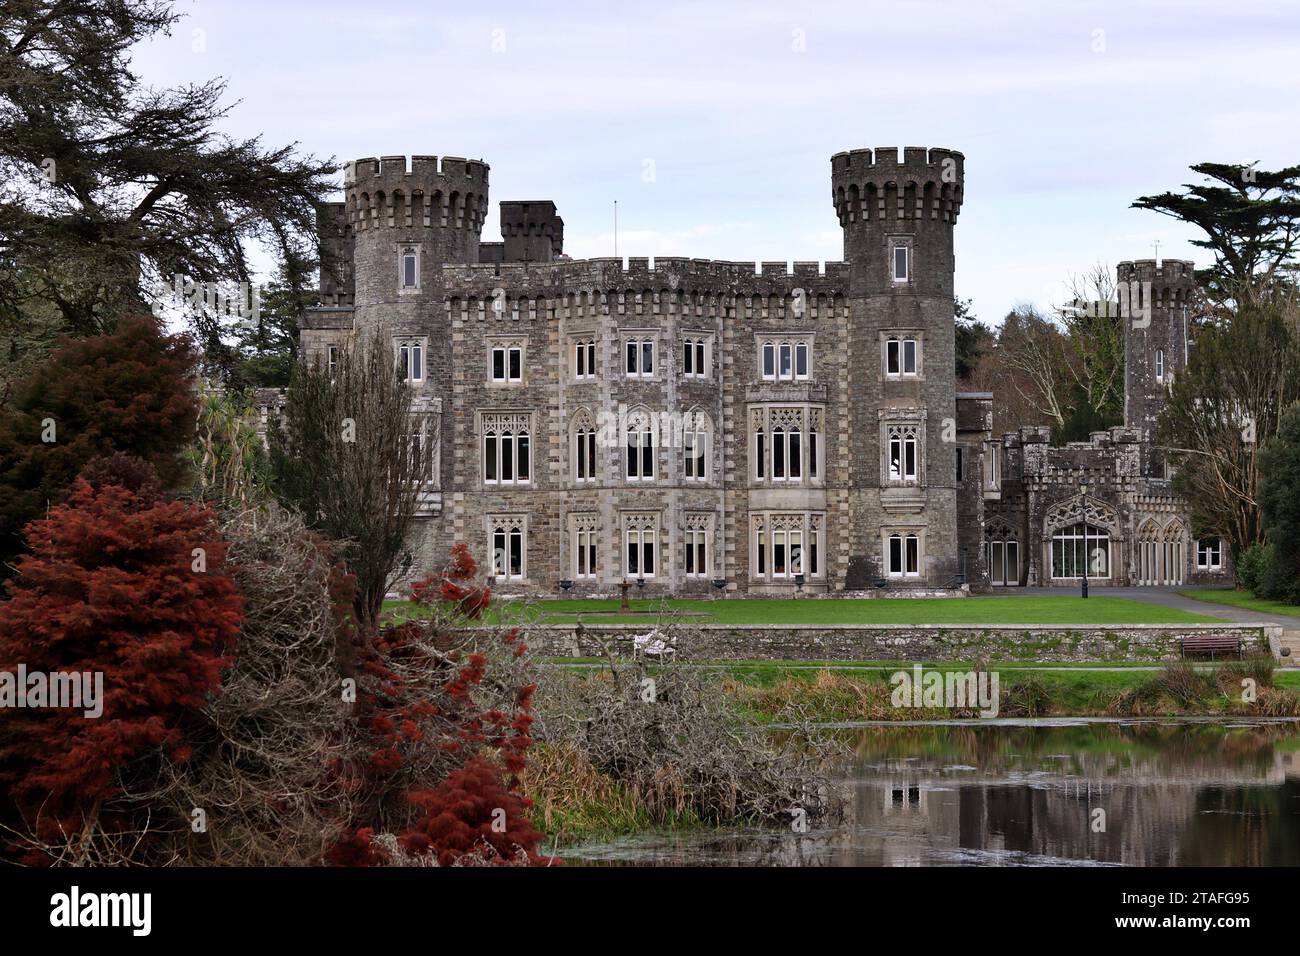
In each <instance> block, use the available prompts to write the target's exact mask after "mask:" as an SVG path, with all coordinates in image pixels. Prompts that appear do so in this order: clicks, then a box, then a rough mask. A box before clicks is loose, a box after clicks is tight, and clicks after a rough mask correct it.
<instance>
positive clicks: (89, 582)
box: [0, 479, 243, 843]
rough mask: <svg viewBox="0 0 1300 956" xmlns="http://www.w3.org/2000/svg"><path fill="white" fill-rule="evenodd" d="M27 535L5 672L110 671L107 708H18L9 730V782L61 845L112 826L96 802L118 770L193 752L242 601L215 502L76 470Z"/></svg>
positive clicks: (1, 774)
mask: <svg viewBox="0 0 1300 956" xmlns="http://www.w3.org/2000/svg"><path fill="white" fill-rule="evenodd" d="M25 534H26V539H27V543H28V546H29V548H30V551H31V553H30V554H26V555H24V556H23V557H22V558H20V559H19V562H18V575H17V577H15V578H13V579H12V580H10V581H9V582H8V583H7V588H8V591H9V599H8V600H7V601H4V602H0V671H8V672H11V673H13V672H16V671H17V669H18V667H19V665H20V664H21V665H25V666H26V669H27V672H28V673H29V674H30V673H36V672H40V673H51V672H56V671H58V672H76V673H83V672H90V673H100V674H102V675H103V676H102V680H103V683H102V689H103V696H102V701H101V702H102V706H103V713H102V715H101V716H99V717H97V718H88V717H86V716H85V715H84V713H83V709H73V708H49V707H45V708H22V709H12V710H7V711H6V713H5V716H4V722H3V727H2V728H0V787H2V788H4V789H5V790H7V792H8V794H9V795H10V797H11V800H12V806H11V809H13V808H16V809H17V810H18V811H20V812H21V813H22V814H23V816H24V818H25V819H26V820H27V821H28V822H29V823H30V822H31V821H33V820H35V823H36V833H37V836H38V837H39V838H40V839H43V840H48V841H50V842H52V843H57V842H59V841H61V840H63V839H65V838H66V835H68V834H72V833H76V832H77V831H78V830H80V829H82V828H83V827H85V826H88V825H89V824H91V823H94V822H95V821H96V820H97V819H98V820H99V822H100V823H102V824H104V825H105V826H108V825H109V821H108V820H107V819H106V818H105V817H104V815H102V814H101V813H100V808H101V806H102V805H103V804H104V802H105V801H107V800H110V799H111V798H112V797H114V796H115V795H117V793H118V792H119V788H120V786H121V780H122V777H121V776H119V774H123V773H125V774H127V776H128V778H129V776H130V774H131V773H132V772H134V773H138V774H142V775H143V774H147V772H148V769H147V768H148V763H147V760H146V761H142V760H141V758H145V757H147V755H148V754H149V753H150V751H155V750H158V749H159V748H165V750H166V752H167V753H168V754H169V755H170V756H171V757H172V758H173V759H176V760H184V759H186V757H187V754H188V748H187V745H186V727H187V724H188V723H189V722H191V721H194V720H196V719H197V715H198V712H199V711H200V710H201V709H202V708H203V707H204V704H205V702H206V700H207V699H208V695H210V694H213V693H216V692H218V690H219V687H220V680H221V674H222V671H223V669H224V667H225V666H226V665H227V664H228V662H229V660H230V655H231V654H232V652H233V650H234V646H235V642H236V638H237V635H238V633H239V627H240V622H241V620H242V617H243V614H242V605H243V599H242V598H241V596H240V595H239V593H238V592H237V590H236V588H235V586H234V584H233V583H232V582H231V580H230V578H229V577H227V576H226V574H225V573H224V572H223V563H224V561H225V554H226V545H225V543H224V542H223V541H222V540H221V538H220V535H219V533H218V532H217V530H216V527H215V525H214V516H213V514H212V512H211V511H209V510H208V509H207V508H199V507H194V506H191V505H187V504H184V503H181V502H176V501H164V500H150V498H149V495H148V494H147V493H146V494H145V495H144V496H143V497H142V496H141V495H138V494H137V493H135V492H133V491H131V490H128V489H126V488H123V487H121V486H120V485H115V484H111V483H102V484H101V485H100V486H99V487H98V488H95V487H93V486H92V485H91V484H90V482H88V481H85V480H80V479H79V480H78V481H77V482H76V484H75V485H74V487H73V491H72V494H71V497H70V498H69V499H68V501H67V502H66V503H65V504H62V505H58V506H57V507H55V508H54V509H52V510H51V512H50V515H49V517H48V519H43V520H38V521H32V522H30V523H29V524H28V525H27V527H26V529H25ZM195 549H202V550H201V554H202V560H203V562H204V565H205V566H204V567H202V569H199V565H198V563H197V562H198V560H199V559H198V558H197V557H196V551H195ZM133 762H136V763H138V766H137V767H135V768H131V767H130V765H131V764H132V763H133Z"/></svg>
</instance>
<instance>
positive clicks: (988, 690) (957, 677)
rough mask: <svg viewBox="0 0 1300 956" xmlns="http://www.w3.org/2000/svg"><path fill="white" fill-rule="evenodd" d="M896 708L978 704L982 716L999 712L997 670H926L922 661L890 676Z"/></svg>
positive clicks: (893, 702) (954, 706) (892, 697)
mask: <svg viewBox="0 0 1300 956" xmlns="http://www.w3.org/2000/svg"><path fill="white" fill-rule="evenodd" d="M889 683H890V684H892V685H893V687H894V692H893V694H891V695H890V698H889V702H890V703H891V704H893V705H894V706H895V707H900V708H902V707H917V708H920V707H949V708H959V707H978V708H979V715H980V716H981V717H996V716H997V715H998V675H997V672H996V671H992V672H990V671H935V670H931V671H927V670H925V669H924V668H923V667H921V665H920V664H916V665H915V666H913V668H912V670H911V671H910V672H909V671H896V672H894V674H892V675H891V676H890V678H889Z"/></svg>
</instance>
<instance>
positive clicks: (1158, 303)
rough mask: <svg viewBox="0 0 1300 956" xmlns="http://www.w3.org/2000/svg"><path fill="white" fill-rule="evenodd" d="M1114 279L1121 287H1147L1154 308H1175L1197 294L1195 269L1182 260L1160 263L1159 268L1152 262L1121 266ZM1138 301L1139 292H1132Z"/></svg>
mask: <svg viewBox="0 0 1300 956" xmlns="http://www.w3.org/2000/svg"><path fill="white" fill-rule="evenodd" d="M1115 275H1116V278H1117V279H1118V280H1119V282H1120V283H1121V284H1138V285H1139V286H1140V285H1142V284H1143V283H1150V284H1151V299H1152V301H1151V305H1153V306H1154V307H1156V308H1175V307H1179V306H1183V305H1187V304H1189V303H1190V302H1191V300H1192V297H1193V296H1194V295H1195V294H1196V292H1197V288H1198V286H1197V284H1196V265H1195V264H1194V263H1193V262H1191V261H1189V260H1186V259H1164V260H1162V261H1161V262H1160V263H1159V264H1157V263H1156V260H1154V259H1138V260H1136V261H1132V262H1121V263H1119V264H1118V265H1117V266H1116V270H1115ZM1134 291H1135V292H1136V294H1137V296H1138V297H1139V299H1138V301H1139V303H1140V304H1145V302H1143V301H1142V300H1141V296H1142V294H1143V293H1142V291H1141V290H1134Z"/></svg>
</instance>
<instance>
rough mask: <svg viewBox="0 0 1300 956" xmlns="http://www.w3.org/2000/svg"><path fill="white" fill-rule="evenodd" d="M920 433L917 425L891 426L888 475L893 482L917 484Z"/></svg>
mask: <svg viewBox="0 0 1300 956" xmlns="http://www.w3.org/2000/svg"><path fill="white" fill-rule="evenodd" d="M918 432H919V429H918V427H917V426H916V425H891V426H890V428H889V449H888V452H889V459H888V465H887V472H886V475H887V477H888V479H889V480H890V481H891V482H894V483H896V484H904V485H914V484H916V481H917V434H918Z"/></svg>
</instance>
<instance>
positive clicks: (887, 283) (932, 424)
mask: <svg viewBox="0 0 1300 956" xmlns="http://www.w3.org/2000/svg"><path fill="white" fill-rule="evenodd" d="M964 162H965V159H964V157H963V156H962V154H961V153H959V152H956V151H955V150H951V149H940V148H934V149H927V148H922V147H915V146H909V147H907V148H906V149H904V150H902V153H901V155H900V152H899V150H898V149H897V148H896V147H881V148H878V149H874V150H871V149H859V150H852V151H850V152H844V153H837V154H836V155H835V156H833V157H831V191H832V198H833V200H834V203H835V211H836V213H837V214H838V216H839V220H840V225H841V227H842V228H843V229H844V258H845V260H846V262H847V263H848V269H849V296H848V298H849V316H850V329H849V350H850V359H851V360H850V363H849V388H850V406H849V415H850V421H851V423H852V431H853V444H852V455H851V458H850V474H851V483H852V491H851V492H850V495H851V497H852V499H853V507H852V509H851V513H852V515H853V519H852V527H853V532H852V550H851V552H850V559H849V572H848V577H847V579H846V582H845V585H846V587H849V588H860V587H872V586H873V584H874V583H875V582H879V581H884V582H885V583H886V584H887V585H890V586H892V585H898V586H901V587H910V586H917V585H923V586H928V587H951V586H952V585H953V584H954V583H955V582H956V581H957V580H958V576H959V574H961V573H962V571H963V570H965V569H966V568H967V567H971V568H973V567H975V564H973V563H971V562H975V561H977V556H975V555H968V556H967V559H966V561H965V562H964V561H963V559H962V555H961V553H960V545H959V541H958V535H957V511H958V506H957V481H956V461H957V452H956V447H957V429H956V416H957V401H956V361H955V353H954V313H953V268H954V259H953V234H952V233H953V226H954V224H955V223H956V221H957V214H958V213H959V212H960V211H961V203H962V190H963V184H964V179H965V169H964ZM979 453H980V449H967V450H966V455H967V458H966V459H965V460H966V461H976V460H978V455H979Z"/></svg>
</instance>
